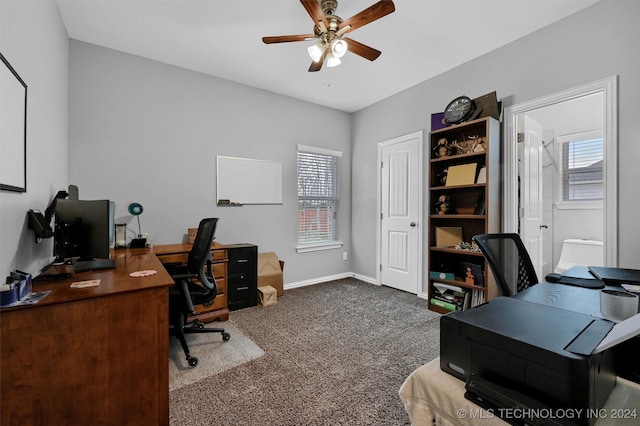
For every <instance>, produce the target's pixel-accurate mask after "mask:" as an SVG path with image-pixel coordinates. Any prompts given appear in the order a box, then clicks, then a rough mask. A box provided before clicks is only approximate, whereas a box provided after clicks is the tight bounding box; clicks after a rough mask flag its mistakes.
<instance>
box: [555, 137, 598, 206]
mask: <svg viewBox="0 0 640 426" xmlns="http://www.w3.org/2000/svg"><path fill="white" fill-rule="evenodd" d="M559 142H560V143H561V152H562V157H561V158H562V169H561V176H560V177H561V189H560V193H561V197H560V201H561V202H589V201H601V200H602V199H603V195H604V169H603V159H604V144H603V139H602V132H587V133H580V134H577V135H570V136H565V137H562V138H559Z"/></svg>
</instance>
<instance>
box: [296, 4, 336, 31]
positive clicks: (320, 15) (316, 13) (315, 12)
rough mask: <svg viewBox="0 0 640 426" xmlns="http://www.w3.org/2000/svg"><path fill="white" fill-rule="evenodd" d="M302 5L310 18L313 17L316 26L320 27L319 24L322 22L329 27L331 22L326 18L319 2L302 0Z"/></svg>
mask: <svg viewBox="0 0 640 426" xmlns="http://www.w3.org/2000/svg"><path fill="white" fill-rule="evenodd" d="M300 3H302V6H304V8H305V9H306V11H307V13H308V14H309V16H311V19H313V23H314V24H316V25H318V22H320V21H322V22H323V23H324V24H325V25H326V26H327V27H328V26H329V21H327V18H326V17H325V16H324V12H323V10H322V8H321V7H320V3H319V2H318V0H300Z"/></svg>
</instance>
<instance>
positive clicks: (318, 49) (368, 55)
mask: <svg viewBox="0 0 640 426" xmlns="http://www.w3.org/2000/svg"><path fill="white" fill-rule="evenodd" d="M300 3H302V6H304V8H305V9H306V11H307V13H308V14H309V16H311V19H313V22H314V24H315V25H314V27H313V34H298V35H284V36H272V37H262V41H263V42H264V43H265V44H272V43H287V42H291V41H305V40H317V41H318V42H317V43H316V44H314V45H313V46H311V47H309V48H308V52H309V56H311V59H312V60H313V62H312V63H311V66H310V67H309V71H310V72H313V71H319V70H320V68H322V64H323V63H324V61H325V59H326V60H327V66H328V67H334V66H336V65H339V64H340V62H341V61H340V58H341V57H342V56H343V55H344V54H345V53H346V52H347V50H348V51H349V52H351V53H355V54H356V55H359V56H362V57H363V58H365V59H368V60H370V61H374V60H376V59H377V58H378V56H380V53H382V52H380V51H379V50H376V49H374V48H372V47H369V46H367V45H365V44H362V43H360V42H357V41H355V40H353V39H350V38H347V37H343V36H344V35H345V34H347V33H349V32H351V31H353V30H355V29H357V28H360V27H362V26H364V25H366V24H368V23H370V22H373V21H375V20H376V19H380V18H382V17H383V16H386V15H388V14H390V13H392V12H393V11H395V10H396V7H395V5H394V4H393V1H391V0H381V1H379V2H378V3H376V4H374V5H372V6H369V7H368V8H366V9H365V10H363V11H362V12H360V13H357V14H355V15H353V16H352V17H351V18H349V19H347V20H344V21H343V20H342V18H340V17H339V16H337V15H335V14H334V13H335V11H336V9H337V8H338V0H319V1H318V0H300Z"/></svg>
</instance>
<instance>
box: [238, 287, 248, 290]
mask: <svg viewBox="0 0 640 426" xmlns="http://www.w3.org/2000/svg"><path fill="white" fill-rule="evenodd" d="M238 290H249V287H238Z"/></svg>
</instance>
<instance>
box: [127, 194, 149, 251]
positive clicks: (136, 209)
mask: <svg viewBox="0 0 640 426" xmlns="http://www.w3.org/2000/svg"><path fill="white" fill-rule="evenodd" d="M127 210H128V211H129V214H131V215H133V216H136V218H137V219H138V238H134V239H132V240H131V244H130V245H129V246H130V247H131V248H144V247H145V246H146V245H147V239H146V238H143V237H142V228H141V227H140V215H141V214H142V212H143V211H144V208H143V207H142V204H140V203H131V204H129V207H127Z"/></svg>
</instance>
